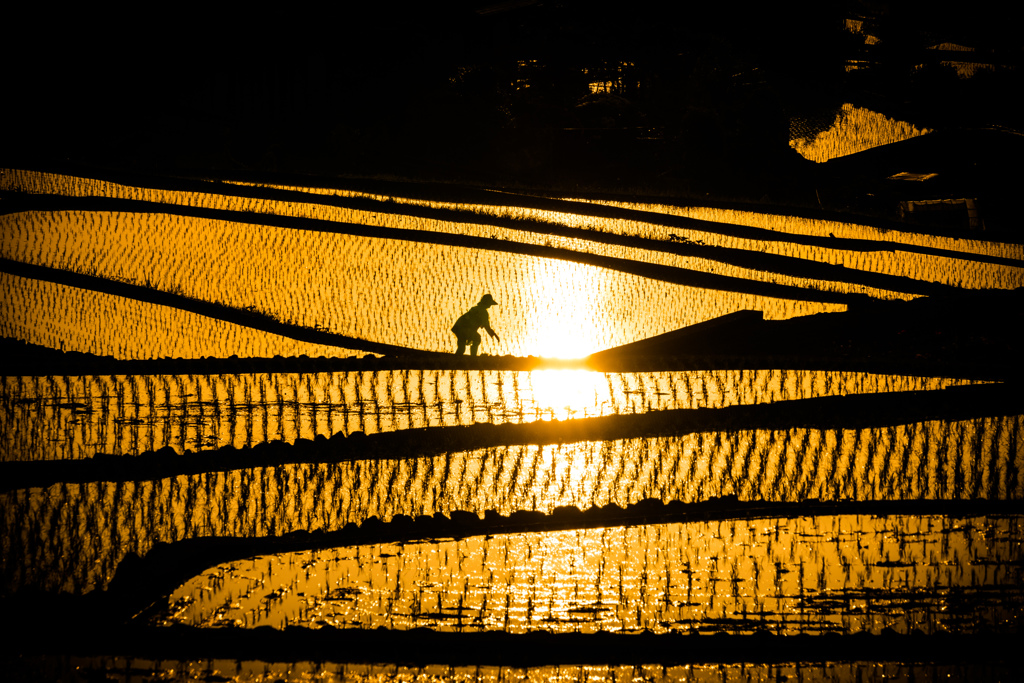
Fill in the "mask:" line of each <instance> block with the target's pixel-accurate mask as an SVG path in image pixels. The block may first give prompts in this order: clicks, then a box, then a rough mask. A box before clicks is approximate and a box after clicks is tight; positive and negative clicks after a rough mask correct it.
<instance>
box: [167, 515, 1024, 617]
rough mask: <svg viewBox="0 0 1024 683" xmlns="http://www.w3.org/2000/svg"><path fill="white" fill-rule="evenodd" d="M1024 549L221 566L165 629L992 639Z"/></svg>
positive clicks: (674, 534)
mask: <svg viewBox="0 0 1024 683" xmlns="http://www.w3.org/2000/svg"><path fill="white" fill-rule="evenodd" d="M1022 541H1024V518H1021V517H1013V518H1009V519H1007V518H996V519H988V518H981V519H962V520H951V519H948V518H945V517H931V516H925V517H916V516H915V517H905V516H891V517H884V518H878V517H867V516H828V517H815V518H797V519H764V520H758V521H755V522H749V521H739V522H736V521H723V522H705V523H698V522H692V523H686V524H665V525H653V526H639V527H629V528H611V529H582V530H573V531H558V532H546V533H528V534H508V535H496V536H488V537H473V538H468V539H464V540H458V541H436V542H425V543H406V544H378V545H372V546H355V547H347V548H338V549H330V550H319V551H305V552H296V553H285V554H281V555H272V556H262V557H256V558H253V559H250V560H244V561H237V562H232V563H229V564H223V565H218V566H216V567H213V568H211V569H210V570H208V571H206V572H204V573H203V574H201V575H200V576H197V577H196V578H194V579H192V580H190V581H188V582H187V583H185V584H184V585H183V586H182V587H181V588H179V589H178V590H177V591H175V592H174V594H173V595H171V606H170V608H169V609H168V610H167V612H165V613H164V614H163V615H162V616H161V617H160V618H159V623H161V624H162V625H170V624H174V623H183V624H189V625H194V626H224V625H233V626H241V627H246V628H253V627H257V626H273V627H276V628H283V627H285V626H290V625H292V626H294V625H299V626H306V627H310V628H318V627H321V626H334V627H338V628H348V627H352V628H378V627H385V628H397V629H408V628H416V627H430V628H433V629H438V630H444V631H479V630H483V631H488V630H499V631H506V632H510V633H523V632H526V631H534V630H544V631H552V632H556V633H562V632H579V633H595V632H597V631H616V632H642V631H649V632H653V633H665V632H672V631H677V632H683V633H716V632H726V633H734V634H742V633H756V632H765V631H767V632H771V633H775V634H778V635H793V634H823V633H840V634H851V633H876V634H877V633H880V632H881V631H882V629H886V628H888V629H892V630H894V631H896V632H899V633H910V632H911V631H914V630H917V631H921V632H924V633H942V632H948V631H956V632H959V633H970V632H978V631H990V630H997V631H999V630H1006V629H1017V628H1019V626H1020V620H1021V616H1022V607H1024V588H1022V586H1024V583H1022V579H1024V576H1022V569H1021V567H1020V560H1021V559H1022V557H1024V555H1022V550H1021V543H1022ZM979 595H980V596H981V599H977V600H969V599H965V597H967V596H972V597H976V596H979Z"/></svg>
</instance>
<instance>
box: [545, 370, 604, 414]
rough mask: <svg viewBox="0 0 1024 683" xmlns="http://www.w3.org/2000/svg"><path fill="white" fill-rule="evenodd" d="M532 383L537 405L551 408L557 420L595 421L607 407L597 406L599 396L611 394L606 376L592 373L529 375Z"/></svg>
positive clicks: (569, 371)
mask: <svg viewBox="0 0 1024 683" xmlns="http://www.w3.org/2000/svg"><path fill="white" fill-rule="evenodd" d="M530 383H531V385H532V386H533V399H534V401H535V402H536V403H537V404H538V405H544V406H550V408H551V411H552V414H553V416H554V417H555V418H556V419H559V420H568V419H572V418H577V417H594V415H600V414H603V413H604V410H603V407H604V406H603V405H597V403H598V401H599V400H600V399H599V396H600V395H601V394H605V395H607V394H608V379H607V378H606V377H605V375H604V374H603V373H600V372H591V371H589V370H535V371H533V372H532V373H530ZM602 390H603V391H602ZM609 398H610V397H609ZM595 409H596V410H595ZM588 410H589V411H590V412H589V414H588V412H587V411H588Z"/></svg>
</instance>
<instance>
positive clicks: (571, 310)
mask: <svg viewBox="0 0 1024 683" xmlns="http://www.w3.org/2000/svg"><path fill="white" fill-rule="evenodd" d="M605 272H606V271H605V270H604V269H602V268H594V267H586V266H583V265H581V264H578V263H571V262H568V261H557V260H554V259H546V260H544V261H543V263H542V265H541V267H539V268H536V269H532V270H530V271H528V272H527V273H524V274H523V275H525V277H524V278H523V282H522V285H521V286H522V287H523V288H524V289H525V290H526V292H524V294H523V297H524V298H525V299H527V300H529V299H533V300H534V301H535V302H537V304H535V305H534V306H532V307H531V308H530V309H528V310H530V312H531V313H532V314H533V319H532V320H527V321H525V322H526V325H525V327H526V335H525V339H523V340H522V342H521V346H522V347H523V348H527V349H531V350H532V352H533V354H535V355H538V356H541V357H544V358H583V357H585V356H588V355H590V354H591V353H594V352H596V351H600V350H601V349H602V342H603V340H606V339H607V338H608V336H609V335H608V332H609V331H608V330H598V329H595V326H594V325H593V323H594V321H597V320H602V319H603V320H617V319H622V318H621V317H620V316H618V315H616V313H617V312H616V311H608V310H606V309H607V308H609V307H610V306H611V305H615V302H614V301H610V299H614V298H616V297H614V292H611V291H609V288H610V287H612V286H614V283H613V282H612V281H611V280H607V279H605V278H604V277H603V275H604V273H605ZM566 294H568V295H569V296H566ZM620 299H621V298H620ZM621 303H622V302H621V300H620V304H621ZM605 343H606V342H605Z"/></svg>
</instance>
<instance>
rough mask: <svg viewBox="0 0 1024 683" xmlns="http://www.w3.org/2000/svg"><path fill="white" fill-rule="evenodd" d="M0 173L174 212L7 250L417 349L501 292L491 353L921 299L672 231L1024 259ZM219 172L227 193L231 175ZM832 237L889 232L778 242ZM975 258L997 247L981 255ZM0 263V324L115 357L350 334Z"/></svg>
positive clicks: (34, 224)
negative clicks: (200, 310)
mask: <svg viewBox="0 0 1024 683" xmlns="http://www.w3.org/2000/svg"><path fill="white" fill-rule="evenodd" d="M2 182H3V184H4V186H5V187H7V188H14V187H17V188H22V189H24V190H26V191H30V192H50V193H61V194H65V195H71V196H104V197H118V198H125V199H142V200H146V201H154V202H158V203H161V204H163V205H165V206H166V207H167V211H166V212H157V213H148V212H145V213H139V212H133V211H130V210H129V211H124V212H111V211H74V210H61V211H29V212H22V213H13V214H8V215H5V216H0V225H2V229H3V235H4V239H3V241H2V244H0V247H2V252H0V256H3V257H5V258H9V259H13V260H16V261H23V262H27V263H34V264H39V265H46V266H50V267H55V268H60V269H66V270H71V271H74V272H80V273H86V274H92V275H97V276H101V277H104V278H108V279H113V280H121V281H126V282H132V283H136V284H142V285H146V286H149V287H153V288H155V289H158V290H161V291H167V292H174V293H177V294H181V295H184V296H188V297H193V298H196V299H199V300H203V301H211V302H216V303H219V304H222V305H225V306H230V307H234V308H245V307H254V308H255V309H256V310H258V311H261V312H264V313H266V314H268V315H271V316H273V317H275V318H278V319H281V320H284V321H288V322H292V323H296V324H299V325H303V326H306V327H310V328H312V327H317V328H320V329H324V330H328V331H331V332H334V333H338V334H343V335H346V336H351V337H356V338H361V339H366V340H369V341H375V342H384V343H393V344H398V345H402V346H411V347H414V348H419V349H424V350H434V351H445V350H450V349H452V348H453V346H452V335H451V333H450V331H449V328H450V325H451V323H452V321H454V319H455V318H457V317H458V315H459V314H460V313H462V312H463V311H464V310H466V309H467V308H469V306H471V305H472V304H474V303H475V302H476V301H477V300H478V299H479V298H480V296H481V294H482V293H483V292H490V293H491V294H493V295H494V297H495V298H496V299H497V300H498V302H499V304H500V305H499V307H498V308H496V309H492V320H493V322H494V325H493V326H494V327H495V328H496V329H497V330H498V331H499V333H500V334H501V341H500V342H495V341H490V340H488V341H485V344H484V351H485V352H487V353H490V354H492V355H502V354H513V355H521V356H526V355H545V356H568V357H579V356H583V355H586V354H588V353H592V352H594V351H598V350H601V349H604V348H609V347H612V346H617V345H620V344H624V343H628V342H631V341H636V340H638V339H642V338H646V337H649V336H653V335H656V334H661V333H664V332H668V331H672V330H675V329H678V328H680V327H684V326H686V325H691V324H694V323H697V322H701V321H704V320H708V319H712V318H715V317H719V316H721V315H725V314H727V313H731V312H734V311H737V310H760V311H763V312H764V315H765V317H766V318H768V319H779V318H789V317H793V316H797V315H805V314H810V313H815V312H821V311H827V310H842V309H843V308H844V306H842V305H841V304H827V303H819V302H818V301H817V299H819V298H820V296H819V295H820V293H821V292H835V293H837V294H850V293H865V294H869V295H872V296H876V297H879V298H908V297H910V296H912V294H910V293H909V292H907V291H900V290H899V289H898V288H897V289H896V290H886V289H876V288H872V287H866V286H864V285H861V284H853V283H850V282H846V281H844V279H843V278H842V277H839V278H836V279H827V280H813V279H809V278H805V277H798V276H794V275H787V274H783V273H777V272H771V271H768V270H764V269H762V268H758V267H741V266H738V265H732V264H730V263H727V262H724V261H721V260H718V258H717V257H716V254H715V252H708V253H707V255H701V256H681V255H678V254H673V253H671V250H667V249H662V248H660V247H659V248H655V247H656V245H657V244H658V243H662V244H666V245H669V244H672V242H671V241H670V239H672V238H676V237H680V236H681V237H685V238H686V239H688V240H690V241H691V242H692V243H697V242H700V243H702V244H704V245H707V246H709V247H719V248H727V249H730V250H736V253H746V254H774V255H778V256H787V257H794V258H797V259H803V260H805V261H806V262H809V263H820V262H825V263H831V264H834V265H842V266H843V267H844V268H845V269H846V270H847V271H849V272H850V273H856V272H858V271H863V272H868V273H882V274H887V275H897V276H900V277H904V278H909V279H910V280H908V283H909V282H910V281H918V282H920V283H930V282H941V283H944V284H947V285H954V286H962V287H965V288H991V287H995V288H1006V289H1012V288H1015V287H1019V286H1024V267H1022V266H1024V255H1022V253H1021V248H1020V247H1019V246H1009V245H1003V244H997V243H989V242H984V241H982V240H962V241H954V240H951V239H948V238H919V237H915V236H908V235H903V234H900V235H893V234H880V233H879V232H878V231H877V230H875V229H874V228H865V227H864V226H856V225H845V224H838V223H829V222H823V221H808V220H804V219H797V218H793V217H787V216H764V215H760V216H757V217H756V219H755V220H754V221H753V222H755V223H758V225H757V227H761V228H766V229H767V230H768V231H769V232H770V233H771V238H770V239H768V238H767V237H768V235H767V234H766V239H755V238H748V237H740V236H737V235H735V234H733V233H735V230H734V226H735V225H749V224H750V223H751V222H752V220H751V216H744V215H742V214H737V213H735V212H732V213H723V212H720V211H719V212H714V211H711V212H708V211H707V210H704V209H684V208H678V207H665V206H657V205H643V204H641V205H629V207H628V208H631V209H634V210H638V211H639V212H638V213H637V214H636V217H635V218H630V219H615V218H598V217H594V216H588V215H585V212H584V213H579V214H573V213H568V212H565V213H553V212H550V211H538V210H533V209H528V208H521V207H502V206H481V205H459V204H443V203H438V202H434V203H432V206H431V207H429V208H435V209H445V210H451V211H453V212H454V213H453V214H452V215H453V216H458V215H459V212H462V215H464V216H466V221H467V222H460V221H459V220H457V219H456V220H445V219H433V218H429V217H421V216H419V215H412V214H406V213H403V210H405V209H403V207H413V206H418V205H422V204H424V202H422V201H418V200H416V201H413V200H408V201H380V202H378V205H379V207H380V208H379V210H377V211H374V210H373V209H350V208H344V207H340V206H336V205H333V204H329V203H321V202H322V201H323V200H321V199H319V198H320V197H322V196H323V195H319V194H316V193H314V192H311V191H310V192H305V194H298V193H297V194H296V195H295V199H296V201H294V202H292V201H282V200H267V199H250V198H245V197H235V196H231V195H230V194H220V193H214V192H210V193H198V192H172V191H167V190H155V189H146V188H133V187H127V186H122V185H118V184H116V183H111V182H106V181H97V180H89V179H78V178H68V177H64V176H57V175H53V174H41V173H29V172H24V171H16V170H11V171H6V172H5V173H4V175H3V181H2ZM216 187H217V189H219V190H222V191H229V190H230V187H231V186H229V185H220V186H216ZM304 189H308V188H304ZM341 194H344V193H341ZM349 194H353V193H349ZM177 206H182V207H187V206H197V207H203V208H212V209H217V210H230V211H235V212H242V213H236V214H232V216H233V218H231V219H230V220H228V219H225V220H217V219H213V218H196V217H191V216H185V215H179V214H176V213H175V207H177ZM580 206H581V207H583V206H586V204H581V205H580ZM666 213H672V214H680V213H681V214H683V215H687V216H693V217H699V218H700V219H701V220H703V221H706V222H705V223H702V224H700V225H699V227H695V228H694V229H692V230H679V229H678V228H674V227H672V228H670V227H667V226H665V225H662V224H659V220H660V218H659V217H660V216H663V215H665V214H666ZM268 216H269V217H272V216H288V217H299V218H304V219H309V220H313V221H316V222H314V223H309V224H304V225H308V227H307V228H304V229H297V228H286V227H277V226H274V225H267V224H265V222H264V220H265V218H266V217H268ZM471 217H472V220H470V218H471ZM489 217H493V218H494V219H495V221H496V222H500V221H499V219H501V220H504V221H506V223H507V220H508V219H512V220H513V221H514V225H512V226H510V225H507V224H506V223H501V224H494V225H491V224H488V220H489ZM349 224H356V225H361V226H378V227H381V228H387V229H394V232H391V233H388V234H387V236H386V237H383V238H382V237H367V236H362V235H356V234H345V233H346V230H347V228H346V227H345V226H346V225H349ZM546 226H547V227H546ZM563 226H571V227H575V228H582V230H580V231H579V232H577V233H575V234H574V236H564V235H563V236H554V235H551V234H547V233H548V232H550V229H549V228H553V227H559V228H561V227H563ZM595 232H596V233H605V234H607V233H612V234H616V235H628V236H636V237H645V238H648V239H654V240H657V241H658V242H655V243H653V244H652V246H651V247H644V248H639V247H628V246H622V245H614V244H607V243H605V242H603V241H600V240H593V239H590V237H589V236H588V235H592V234H594V233H595ZM830 233H831V234H835V235H837V236H838V237H851V238H854V239H868V240H872V239H873V240H881V241H885V242H887V243H889V244H887V245H886V247H884V248H883V249H881V250H870V251H865V250H863V248H861V247H856V248H853V247H852V245H851V246H850V247H848V246H847V245H845V244H844V243H843V242H841V241H838V240H837V246H836V247H833V248H826V247H822V246H814V245H808V244H803V243H801V242H800V241H799V240H798V239H795V238H790V237H787V235H792V236H796V235H817V236H820V237H824V236H827V235H829V234H830ZM445 234H455V235H460V236H468V237H476V238H484V239H485V242H484V243H481V246H483V245H484V244H486V247H485V248H477V247H462V246H450V245H443V244H434V243H431V242H430V240H431V237H430V236H431V235H438V236H440V235H445ZM922 240H923V241H922ZM545 244H546V245H549V246H551V247H555V248H558V249H561V250H563V252H560V253H561V254H562V255H564V256H568V255H572V254H576V255H591V256H599V257H613V258H615V259H619V260H620V262H621V263H623V264H653V265H660V266H670V267H672V268H675V269H677V270H676V271H674V272H678V273H695V274H715V275H726V276H729V277H732V278H736V279H735V281H733V284H722V285H719V290H720V291H711V290H708V289H704V288H701V287H697V286H690V285H681V284H674V283H672V282H664V281H661V280H659V279H656V278H651V277H641V276H639V275H636V274H634V273H631V272H623V271H621V270H616V269H615V268H612V267H599V266H596V265H588V264H586V263H580V262H573V261H569V260H564V259H563V258H556V257H542V256H535V255H529V254H524V253H510V252H509V251H508V250H509V249H512V251H513V252H514V251H515V249H517V248H519V247H520V246H524V245H545ZM901 245H904V246H902V247H901ZM886 249H891V251H889V250H886ZM922 249H923V250H924V251H922ZM928 250H931V251H930V252H929V251H928ZM936 250H937V251H936ZM975 254H985V255H987V256H989V257H995V258H996V259H997V260H998V259H1001V261H999V262H997V263H994V262H992V261H991V258H990V259H989V261H988V262H979V261H977V260H975V258H976V257H975V256H974V255H975ZM4 278H5V280H6V282H5V284H6V286H7V288H8V289H9V290H10V291H11V297H10V301H9V302H8V303H7V304H6V306H7V308H6V310H5V311H4V313H5V314H4V315H3V316H0V332H2V333H3V334H5V335H7V336H14V337H18V338H23V339H26V340H28V341H32V342H35V343H42V344H46V345H51V346H53V345H55V344H57V343H64V344H65V345H66V346H67V348H68V349H69V350H87V351H93V352H97V353H103V354H111V355H115V356H117V357H123V358H147V357H159V356H168V357H177V356H180V357H198V356H201V355H232V354H237V355H247V354H248V353H249V352H250V350H252V351H253V352H260V351H266V352H267V353H270V352H274V353H278V352H281V351H284V353H282V354H281V355H286V354H289V353H306V354H307V355H351V353H350V352H349V351H348V350H345V349H331V348H330V347H327V348H324V347H320V348H317V347H315V346H313V345H302V344H297V343H294V342H293V343H291V344H290V345H289V344H288V343H287V342H282V341H281V339H280V338H278V337H274V335H266V334H262V333H250V335H249V336H251V337H253V338H252V339H251V340H250V339H245V335H244V334H242V333H241V332H239V331H237V330H235V329H234V328H233V327H231V326H225V324H223V323H218V322H216V321H207V320H204V319H202V318H201V317H198V316H183V315H182V314H180V313H174V312H170V313H169V312H168V311H167V310H166V309H165V307H163V306H156V305H153V304H146V303H138V302H135V303H130V304H129V303H125V302H124V301H123V300H120V299H119V298H118V297H111V296H109V295H100V294H95V293H89V292H83V291H82V290H76V289H75V288H72V287H67V286H60V285H52V284H48V283H42V282H37V281H29V280H25V279H24V278H19V277H16V276H12V275H6V276H4ZM743 283H750V285H751V286H752V285H753V283H776V284H780V285H787V286H790V287H792V290H790V291H791V293H790V294H786V295H785V296H786V297H788V298H778V297H775V296H763V295H755V294H751V293H745V290H744V288H745V287H748V285H747V284H743ZM893 286H894V287H895V286H896V285H893ZM908 286H909V285H908ZM723 289H724V290H726V291H721V290H723ZM94 311H97V312H99V315H100V316H101V317H100V321H102V322H98V321H97V320H96V318H95V315H94V314H92V312H94ZM274 353H270V355H274Z"/></svg>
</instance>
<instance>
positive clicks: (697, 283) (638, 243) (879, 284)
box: [8, 196, 1022, 304]
mask: <svg viewBox="0 0 1024 683" xmlns="http://www.w3.org/2000/svg"><path fill="white" fill-rule="evenodd" d="M17 205H20V206H22V207H23V208H21V209H20V210H22V211H29V210H48V211H54V210H66V211H72V210H81V211H121V212H136V213H163V214H172V215H178V216H188V217H193V218H204V219H209V220H221V221H229V222H234V223H242V224H254V225H261V226H268V227H277V228H286V229H293V230H308V231H315V232H324V233H338V234H347V235H359V236H364V237H374V238H380V239H393V240H403V241H408V242H422V243H429V244H439V245H446V246H456V247H466V248H473V249H485V250H489V251H499V252H503V253H510V254H521V255H527V256H536V257H541V258H550V259H557V260H563V261H570V262H574V263H581V264H584V265H592V266H598V267H601V268H607V269H609V270H614V271H618V272H623V273H629V274H632V275H638V276H641V277H645V278H649V279H653V280H659V281H663V282H670V283H673V284H679V285H686V286H692V287H700V288H703V289H711V290H719V291H728V292H737V293H741V294H751V295H758V296H769V297H774V298H780V299H795V300H801V301H816V302H824V303H841V304H842V303H846V304H848V303H851V302H854V301H862V300H864V299H865V298H866V297H865V295H855V294H843V293H837V292H827V291H822V290H818V289H809V288H802V287H797V286H793V285H781V284H776V283H771V282H759V281H752V280H747V279H744V278H740V277H734V276H729V275H718V274H715V273H705V272H702V271H696V270H689V269H686V268H679V267H676V266H665V265H658V264H651V263H644V262H640V261H633V260H630V259H623V258H618V257H612V256H601V255H597V254H590V253H586V252H580V251H574V250H571V249H564V248H559V247H548V246H544V245H535V244H525V243H520V242H511V241H508V240H499V239H492V238H487V237H477V236H472V235H459V234H452V233H442V232H435V231H431V230H413V229H399V228H386V227H379V226H369V225H362V224H358V223H342V222H335V221H327V220H319V219H313V218H300V217H294V216H276V215H268V214H254V213H249V212H243V211H231V210H224V209H207V208H201V207H192V206H182V205H176V204H162V203H155V202H147V201H140V200H129V199H111V198H105V197H85V198H69V197H60V196H33V197H32V198H31V199H25V200H22V199H19V200H18V203H17V204H16V206H17ZM399 206H401V207H402V211H397V212H396V213H401V214H402V215H408V216H419V215H420V214H423V213H427V212H433V213H437V212H446V213H453V212H452V211H451V210H444V209H426V208H422V207H409V208H410V210H409V211H406V210H405V208H406V206H407V205H399ZM8 210H10V209H8ZM454 213H456V214H458V215H454V216H452V215H444V216H441V215H424V216H421V217H425V218H433V219H437V220H448V221H452V220H459V221H463V220H464V219H466V218H472V219H473V220H472V221H470V222H475V223H483V224H486V225H501V226H502V227H512V228H514V229H520V230H522V229H524V227H523V224H524V222H523V221H520V220H515V219H498V218H495V219H493V220H492V219H491V218H490V217H479V215H478V214H471V213H467V212H454ZM463 214H465V215H463ZM658 216H661V214H650V215H649V216H648V217H658ZM503 223H509V225H502V224H503ZM713 225H717V224H713ZM530 226H531V227H530V231H532V232H542V233H545V234H552V235H564V236H568V237H575V238H578V239H583V240H590V241H595V242H603V243H610V244H616V245H621V246H627V247H634V248H638V249H648V250H650V249H654V250H658V251H665V252H671V253H677V254H680V255H683V256H693V257H699V258H706V259H710V260H714V261H718V262H721V263H726V264H730V265H735V266H739V267H743V268H750V269H754V270H760V271H764V272H770V273H777V274H781V275H788V276H792V277H803V278H812V279H820V280H830V281H838V282H849V283H852V284H860V285H864V286H868V287H874V288H878V289H882V290H892V291H898V292H906V293H908V294H916V295H920V296H928V295H941V294H947V293H951V292H955V291H957V288H956V287H952V286H949V285H943V284H939V283H934V282H928V281H923V280H915V279H913V278H909V277H903V276H896V275H886V274H882V273H871V272H868V271H861V270H857V269H848V268H844V267H842V266H839V265H831V264H827V263H820V262H817V261H812V260H809V259H802V258H798V257H792V256H782V255H776V254H767V253H762V252H750V251H747V250H743V249H733V248H727V247H717V246H706V245H698V244H681V243H673V242H668V241H663V240H652V239H648V238H642V237H630V236H624V235H615V234H611V233H603V232H598V231H590V230H582V229H575V228H565V227H560V226H555V225H552V224H548V223H534V222H530ZM765 232H767V233H770V234H771V235H772V240H773V241H791V240H788V239H780V233H772V232H771V231H765ZM786 236H787V237H788V234H787V235H786ZM762 239H763V237H762ZM825 239H826V240H828V239H830V238H825ZM844 241H855V242H865V244H864V245H859V246H860V249H861V250H871V251H886V250H892V249H894V248H900V249H902V248H903V246H902V245H895V244H893V245H886V246H882V247H879V246H878V244H877V243H875V242H871V241H868V240H841V239H838V238H836V239H832V240H831V241H830V242H828V243H827V244H824V245H820V246H828V247H830V248H835V249H841V248H846V246H847V245H843V244H841V242H844ZM939 251H943V250H939ZM941 255H944V256H955V257H956V258H963V255H962V254H960V253H959V252H949V253H943V254H941ZM968 258H973V255H968ZM1011 264H1012V265H1022V264H1020V263H1018V262H1016V261H1011Z"/></svg>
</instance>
